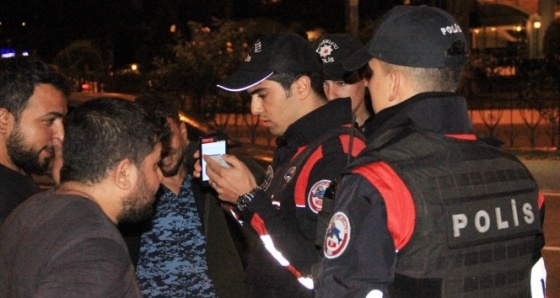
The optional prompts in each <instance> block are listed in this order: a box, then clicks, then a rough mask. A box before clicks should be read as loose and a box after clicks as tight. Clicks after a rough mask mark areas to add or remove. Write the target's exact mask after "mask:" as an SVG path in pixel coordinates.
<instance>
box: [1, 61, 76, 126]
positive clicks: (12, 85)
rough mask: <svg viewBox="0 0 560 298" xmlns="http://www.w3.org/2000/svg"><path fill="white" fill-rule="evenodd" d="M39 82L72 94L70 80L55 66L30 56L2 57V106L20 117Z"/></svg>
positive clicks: (66, 93) (67, 94)
mask: <svg viewBox="0 0 560 298" xmlns="http://www.w3.org/2000/svg"><path fill="white" fill-rule="evenodd" d="M38 84H49V85H52V86H54V87H55V88H56V89H57V90H59V91H60V92H62V93H63V94H64V95H65V96H66V97H68V96H69V95H70V92H71V86H70V82H69V81H68V80H67V79H66V78H65V77H64V76H63V75H62V74H60V73H59V72H58V71H57V70H56V69H55V68H53V67H51V66H49V65H47V64H45V63H43V62H41V61H40V60H37V59H35V58H30V57H15V58H8V59H0V108H5V109H7V110H8V111H10V113H12V115H14V117H15V118H16V121H17V120H18V119H19V116H20V115H21V112H22V111H23V110H25V108H26V107H27V102H28V101H29V98H30V97H31V95H33V92H34V91H35V86H37V85H38Z"/></svg>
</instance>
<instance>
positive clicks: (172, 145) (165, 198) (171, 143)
mask: <svg viewBox="0 0 560 298" xmlns="http://www.w3.org/2000/svg"><path fill="white" fill-rule="evenodd" d="M135 103H136V104H138V105H140V106H141V107H143V108H144V109H145V110H146V111H150V112H152V113H153V114H154V116H153V117H161V118H166V119H167V124H168V126H169V129H170V131H171V135H170V138H169V139H168V140H166V142H164V146H163V153H162V160H161V162H160V168H161V171H162V172H163V175H164V178H163V180H162V184H161V186H160V189H159V191H158V193H157V195H156V203H155V204H154V210H155V212H154V215H153V217H152V219H151V220H150V222H148V223H147V224H146V225H145V226H144V231H142V232H143V233H142V235H141V245H140V249H139V258H138V265H137V277H138V282H139V285H140V288H141V290H142V293H143V294H144V295H145V296H146V297H154V296H160V297H216V296H220V297H241V296H242V287H241V286H242V284H243V280H242V278H243V268H242V265H241V261H240V257H239V255H238V253H237V251H236V246H235V244H236V243H234V241H233V239H232V236H231V234H230V229H229V228H233V227H236V226H237V225H235V223H234V222H231V223H233V224H231V225H230V227H228V223H227V219H228V218H226V214H225V213H224V210H223V209H222V208H221V206H220V203H219V201H218V199H217V198H216V197H215V196H213V195H212V194H211V193H210V190H211V188H203V187H202V186H201V184H200V180H199V179H193V177H192V175H190V174H189V173H191V172H192V168H193V163H194V159H193V153H194V152H195V151H196V150H197V149H198V142H191V141H190V140H189V139H188V133H187V127H186V126H185V123H183V122H181V121H180V119H179V110H178V109H177V107H176V106H175V105H174V104H173V102H172V101H171V99H169V98H165V97H163V96H160V95H158V94H144V95H140V96H139V97H138V98H137V99H136V101H135ZM245 161H246V162H247V163H248V164H253V165H256V163H255V162H252V163H251V162H250V161H248V160H245ZM252 168H253V172H254V173H255V172H259V170H258V168H257V167H256V166H253V167H252ZM255 174H256V175H257V173H255ZM260 175H261V176H263V175H264V170H263V169H260ZM232 232H235V230H234V231H232ZM237 236H239V235H237ZM236 239H237V238H236ZM130 243H131V242H129V244H130ZM135 250H137V249H136V248H131V254H132V255H134V251H135Z"/></svg>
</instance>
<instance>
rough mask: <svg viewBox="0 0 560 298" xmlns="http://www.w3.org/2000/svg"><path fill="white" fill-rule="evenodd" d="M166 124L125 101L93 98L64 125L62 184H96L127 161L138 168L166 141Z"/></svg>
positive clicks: (68, 118)
mask: <svg viewBox="0 0 560 298" xmlns="http://www.w3.org/2000/svg"><path fill="white" fill-rule="evenodd" d="M165 124H166V123H164V121H162V118H159V117H158V118H154V117H150V116H149V114H148V113H146V112H145V111H144V110H143V109H141V108H140V107H139V106H138V105H136V104H134V103H133V102H131V101H128V100H124V99H119V98H110V97H104V98H96V99H93V100H90V101H88V102H86V103H84V104H82V105H80V106H78V107H77V108H76V109H74V110H73V111H72V112H71V113H69V114H68V116H67V117H66V119H65V121H64V129H65V131H66V134H65V137H64V142H63V147H62V148H63V154H64V163H63V166H62V169H61V171H60V180H61V182H66V181H76V182H80V183H84V184H94V183H98V182H100V181H102V180H103V179H104V178H105V177H106V175H107V173H108V172H109V171H110V170H111V169H113V168H114V167H115V166H116V165H117V164H118V163H119V162H120V161H122V160H124V159H127V158H128V159H130V160H131V161H132V162H133V163H134V164H135V165H136V166H138V167H140V166H141V165H142V162H143V161H144V159H145V158H146V156H147V155H148V154H150V153H151V152H152V150H153V149H154V147H155V145H156V144H157V143H159V142H161V140H162V139H163V138H165V137H166V134H167V133H168V130H167V129H166V126H165Z"/></svg>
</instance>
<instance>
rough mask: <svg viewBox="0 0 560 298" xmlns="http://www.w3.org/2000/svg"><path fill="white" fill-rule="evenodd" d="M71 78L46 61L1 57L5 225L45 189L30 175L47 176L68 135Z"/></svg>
mask: <svg viewBox="0 0 560 298" xmlns="http://www.w3.org/2000/svg"><path fill="white" fill-rule="evenodd" d="M69 93H70V85H69V84H68V82H67V80H66V79H65V78H64V77H63V76H62V75H61V74H59V73H58V72H57V71H55V70H54V69H53V68H51V67H49V66H48V65H46V64H44V63H43V62H41V61H39V60H36V59H33V58H29V57H17V58H10V59H0V224H1V223H2V222H3V221H4V219H5V218H6V217H7V216H8V214H9V213H10V212H11V211H12V210H13V209H14V208H15V207H17V206H18V205H19V204H20V203H21V202H23V201H24V200H25V199H27V197H29V196H31V195H32V194H34V193H36V192H38V191H39V190H40V189H39V187H38V186H37V184H36V183H35V181H33V179H32V177H31V174H39V175H41V174H45V173H47V172H48V171H49V170H50V168H51V166H52V160H53V159H54V158H55V147H60V146H61V145H62V141H63V139H64V129H63V127H62V118H63V117H64V115H66V111H67V108H66V101H67V97H68V95H69Z"/></svg>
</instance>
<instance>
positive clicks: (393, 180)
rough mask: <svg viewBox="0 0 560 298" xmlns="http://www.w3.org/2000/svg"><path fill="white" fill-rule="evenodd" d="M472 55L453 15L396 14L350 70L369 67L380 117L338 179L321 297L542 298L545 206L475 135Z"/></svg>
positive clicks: (505, 159) (527, 180)
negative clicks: (465, 82)
mask: <svg viewBox="0 0 560 298" xmlns="http://www.w3.org/2000/svg"><path fill="white" fill-rule="evenodd" d="M467 58H468V47H467V40H466V38H465V35H464V34H463V32H462V29H461V28H460V27H459V25H458V24H457V22H456V20H455V19H454V18H453V17H452V16H451V15H450V14H449V13H447V12H446V11H444V10H441V9H439V8H433V7H427V6H396V7H394V8H393V9H391V10H390V11H389V12H388V13H386V14H385V15H384V16H383V18H382V19H381V23H380V24H379V26H378V28H377V30H376V31H375V32H374V33H373V36H372V38H371V39H370V41H369V42H368V43H367V44H366V46H365V47H363V48H362V49H360V50H359V51H358V52H357V53H355V54H354V55H353V56H351V57H350V58H349V59H348V60H346V61H345V64H344V66H345V68H346V69H348V70H355V69H358V68H360V67H363V66H364V65H367V66H368V67H369V69H370V75H369V76H368V77H367V79H368V83H367V84H368V87H369V90H370V92H371V98H372V105H373V109H374V111H375V113H376V114H375V118H374V119H373V121H372V122H371V124H372V128H373V131H372V132H373V133H372V134H370V135H369V137H368V146H367V147H366V148H365V149H364V151H362V153H361V154H360V156H359V157H357V158H356V159H355V160H354V161H353V162H352V163H351V164H350V166H348V168H347V169H346V170H345V171H344V173H343V175H342V177H341V178H340V183H339V186H338V190H337V194H336V198H335V210H334V215H333V216H332V218H331V221H330V224H329V227H328V229H327V233H326V237H325V244H324V255H325V258H324V259H323V263H322V268H321V270H320V273H319V291H318V296H319V297H368V298H369V297H530V296H531V294H532V295H533V297H543V293H544V289H543V285H544V277H543V275H540V276H539V274H542V272H543V270H544V264H543V263H542V259H541V258H540V250H541V248H542V247H543V245H544V241H543V236H542V235H543V234H542V215H541V212H540V211H539V209H540V208H541V206H542V204H543V200H544V199H543V196H542V194H540V193H539V192H538V188H537V184H536V182H535V180H534V179H533V177H532V175H531V173H529V171H528V170H527V168H526V167H525V166H524V165H523V164H522V163H521V162H520V161H519V160H518V159H516V158H515V157H514V156H511V155H510V154H507V153H505V152H503V151H502V150H500V149H499V148H497V147H494V146H491V145H488V144H485V143H484V142H481V141H478V140H477V139H476V136H475V135H474V134H473V128H472V124H471V122H470V119H469V114H468V111H467V104H466V101H465V98H464V97H462V96H460V95H458V94H456V93H455V92H456V90H457V88H458V86H459V82H460V78H461V72H462V69H463V66H464V65H465V63H466V62H467ZM541 211H542V209H541ZM533 265H536V266H535V267H533ZM532 268H533V270H534V271H540V272H539V274H537V273H533V275H532V274H531V270H532ZM531 275H532V276H531ZM531 278H533V279H536V280H537V284H538V285H539V288H540V289H539V291H537V293H536V292H533V293H531V290H530V283H531V282H530V279H531ZM539 292H540V294H539Z"/></svg>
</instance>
